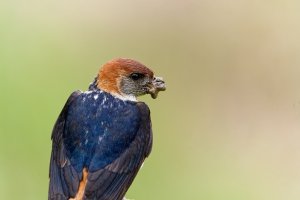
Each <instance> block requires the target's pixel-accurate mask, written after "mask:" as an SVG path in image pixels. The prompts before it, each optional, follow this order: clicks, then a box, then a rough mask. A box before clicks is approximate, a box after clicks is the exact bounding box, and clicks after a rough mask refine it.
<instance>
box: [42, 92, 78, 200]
mask: <svg viewBox="0 0 300 200" xmlns="http://www.w3.org/2000/svg"><path fill="white" fill-rule="evenodd" d="M80 94H81V92H80V91H75V92H73V93H72V94H71V96H70V97H69V99H68V100H67V102H66V104H65V106H64V108H63V110H62V111H61V113H60V115H59V117H58V119H57V121H56V123H55V125H54V128H53V131H52V136H51V139H52V153H51V159H50V174H49V177H50V183H49V194H48V199H49V200H68V199H69V197H70V196H75V194H76V191H77V189H78V186H79V182H80V180H81V178H82V177H81V176H82V174H80V173H77V172H76V171H75V169H74V168H73V167H72V165H71V164H70V161H69V159H68V157H67V156H66V151H65V146H64V143H63V132H64V128H65V123H66V119H67V114H68V109H69V106H70V105H71V104H72V102H73V101H74V100H75V99H76V98H77V97H78V96H79V95H80Z"/></svg>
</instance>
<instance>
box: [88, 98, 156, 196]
mask: <svg viewBox="0 0 300 200" xmlns="http://www.w3.org/2000/svg"><path fill="white" fill-rule="evenodd" d="M136 107H137V109H138V116H139V124H138V129H137V130H136V133H135V134H134V137H129V140H128V143H127V147H126V148H123V150H122V151H121V153H120V154H119V155H118V156H117V157H115V158H114V159H113V160H112V162H110V163H109V164H107V165H105V166H103V165H102V163H101V162H99V160H102V159H105V158H106V156H107V155H105V153H103V152H106V151H107V150H109V149H110V151H108V152H112V151H113V150H114V149H115V148H117V146H118V145H119V144H118V142H117V140H122V139H123V140H124V139H125V140H126V137H127V136H126V134H128V133H126V132H125V133H122V131H121V130H119V129H118V128H115V131H120V132H119V133H118V135H119V136H116V137H117V138H116V140H115V142H113V143H111V141H110V140H107V141H103V143H100V145H99V146H98V147H97V149H96V150H95V154H94V156H93V158H92V160H91V164H90V168H89V174H88V181H87V185H86V189H85V196H84V199H86V200H92V199H93V200H94V199H97V200H121V199H122V198H123V197H124V195H125V193H126V192H127V190H128V188H129V186H130V185H131V183H132V181H133V179H134V178H135V176H136V174H137V172H138V170H139V169H140V167H141V165H142V163H143V162H144V159H145V158H146V157H147V156H148V155H149V153H150V151H151V147H152V131H151V120H150V111H149V108H148V107H147V105H146V104H144V103H137V104H136ZM120 116H122V114H121V113H120ZM121 118H122V117H121ZM108 145H110V146H108Z"/></svg>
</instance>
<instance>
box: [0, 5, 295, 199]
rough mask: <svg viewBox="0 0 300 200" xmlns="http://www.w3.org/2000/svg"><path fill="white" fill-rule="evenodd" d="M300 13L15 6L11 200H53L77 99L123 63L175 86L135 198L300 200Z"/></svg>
mask: <svg viewBox="0 0 300 200" xmlns="http://www.w3.org/2000/svg"><path fill="white" fill-rule="evenodd" d="M299 10H300V2H299V1H296V0H278V1H271V0H266V1H259V0H254V1H251V0H217V1H210V0H187V1H171V0H166V1H161V0H152V1H146V0H141V1H138V0H127V1H115V0H112V1H100V0H98V1H96V0H88V1H83V0H80V1H79V0H73V1H67V0H46V1H38V0H26V1H25V0H11V1H8V0H4V1H3V0H2V1H1V2H0V91H1V93H0V199H5V200H19V199H22V200H42V199H47V190H48V165H49V156H50V148H51V141H50V134H51V130H52V126H53V124H54V122H55V120H56V118H57V116H58V114H59V112H60V110H61V108H62V106H63V105H64V103H65V101H66V99H67V97H68V96H69V94H70V93H71V92H72V91H74V90H76V89H82V90H85V89H86V88H87V87H88V84H89V82H91V81H92V80H93V78H94V76H95V75H96V73H97V71H98V69H99V67H100V66H101V65H102V64H103V63H105V62H106V61H107V60H110V59H112V58H115V57H128V58H133V59H136V60H139V61H140V62H142V63H144V64H146V65H147V66H149V67H151V68H152V69H153V70H154V71H155V72H156V74H157V75H159V76H163V77H164V79H165V81H166V82H167V87H168V88H167V91H166V92H164V93H160V95H159V97H158V99H157V100H152V99H151V98H150V97H143V98H141V100H143V101H145V102H146V103H147V104H148V105H149V106H150V108H151V112H152V121H153V130H154V147H153V151H152V154H151V156H150V158H149V159H148V160H147V161H146V163H145V165H144V167H143V168H142V169H141V171H140V173H139V174H138V176H137V178H136V179H135V181H134V183H133V185H132V187H131V188H130V190H129V191H128V193H127V197H128V198H130V199H135V200H154V199H156V200H186V199H188V200H194V199H195V200H202V199H203V200H298V199H300V12H299Z"/></svg>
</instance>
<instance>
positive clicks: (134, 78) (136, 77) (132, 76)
mask: <svg viewBox="0 0 300 200" xmlns="http://www.w3.org/2000/svg"><path fill="white" fill-rule="evenodd" d="M143 77H144V74H140V73H132V74H130V78H131V79H132V80H134V81H136V80H138V79H141V78H143Z"/></svg>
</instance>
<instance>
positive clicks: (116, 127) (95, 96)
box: [48, 60, 152, 200]
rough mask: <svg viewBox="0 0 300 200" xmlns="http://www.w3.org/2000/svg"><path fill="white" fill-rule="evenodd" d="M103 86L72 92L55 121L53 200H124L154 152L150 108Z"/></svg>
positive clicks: (129, 96)
mask: <svg viewBox="0 0 300 200" xmlns="http://www.w3.org/2000/svg"><path fill="white" fill-rule="evenodd" d="M130 61H131V60H130ZM127 66H128V63H127ZM146 69H147V68H146ZM144 71H145V70H144ZM127 73H128V72H127ZM132 73H137V72H131V71H130V72H129V75H130V76H131V74H132ZM144 73H145V74H146V75H147V73H146V72H144ZM102 75H103V74H102ZM108 76H109V73H108ZM150 76H151V75H150ZM126 77H127V78H128V77H129V76H126ZM150 78H151V77H150ZM134 80H135V79H134ZM102 81H105V78H102ZM135 81H136V80H135ZM100 82H101V80H99V79H96V80H95V81H94V82H93V83H92V84H91V86H90V88H89V90H88V91H86V92H81V91H75V92H73V93H72V94H71V96H70V97H69V99H68V101H67V103H66V104H65V106H64V108H63V110H62V112H61V114H60V116H59V117H58V119H57V122H56V124H55V126H54V129H53V133H52V141H53V145H52V154H51V161H50V186H49V196H48V199H49V200H69V199H76V200H81V199H84V200H121V199H122V198H123V197H124V195H125V193H126V191H127V190H128V188H129V186H130V185H131V183H132V181H133V179H134V178H135V176H136V174H137V172H138V170H139V168H140V167H141V165H142V163H143V162H144V160H145V158H146V157H147V156H148V155H149V153H150V151H151V147H152V131H151V120H150V111H149V108H148V106H147V105H146V104H145V103H142V102H138V101H135V99H134V98H133V99H132V97H135V95H134V94H126V95H124V93H123V92H122V91H123V90H121V91H119V90H117V91H113V92H110V91H109V90H107V89H106V88H105V87H103V89H102V88H101V87H99V84H100ZM134 83H136V82H134ZM126 84H127V83H126ZM128 84H129V83H128ZM116 88H118V87H116ZM127 90H128V88H127ZM135 91H137V89H135Z"/></svg>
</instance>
